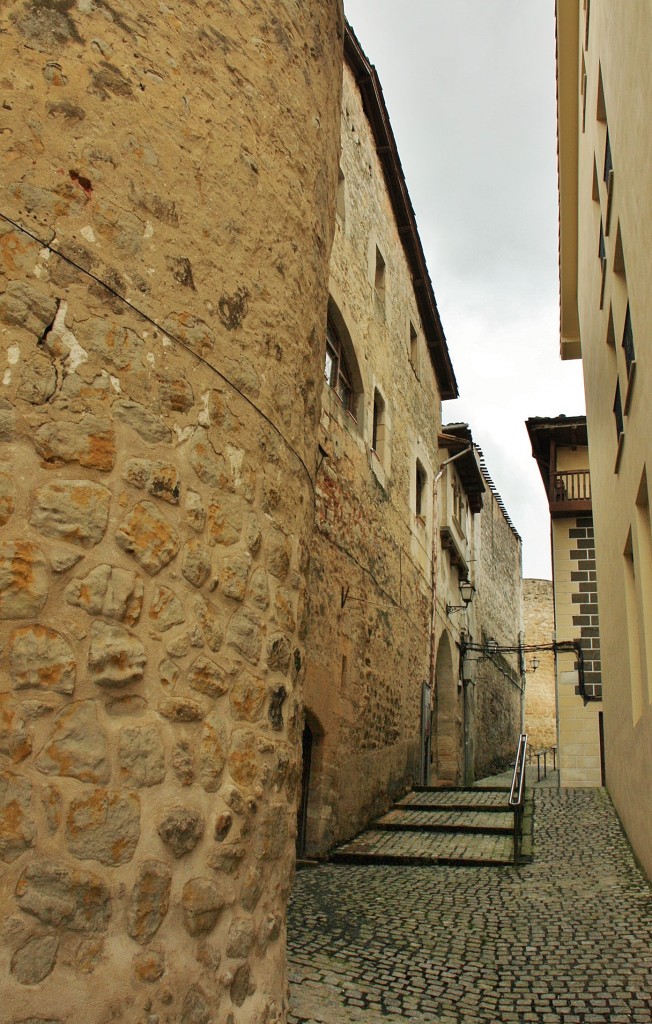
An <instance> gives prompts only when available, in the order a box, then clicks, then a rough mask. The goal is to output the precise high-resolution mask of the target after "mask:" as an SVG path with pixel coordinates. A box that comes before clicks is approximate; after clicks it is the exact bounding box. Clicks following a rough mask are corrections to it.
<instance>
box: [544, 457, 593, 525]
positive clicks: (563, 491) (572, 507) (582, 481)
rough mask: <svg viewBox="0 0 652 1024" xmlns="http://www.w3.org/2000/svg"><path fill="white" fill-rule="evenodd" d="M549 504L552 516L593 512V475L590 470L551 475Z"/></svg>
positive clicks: (576, 470) (557, 472)
mask: <svg viewBox="0 0 652 1024" xmlns="http://www.w3.org/2000/svg"><path fill="white" fill-rule="evenodd" d="M548 503H549V505H550V515H551V516H553V517H554V516H572V515H577V514H578V513H582V512H591V474H590V472H589V470H588V469H572V470H557V471H556V472H554V473H551V474H550V488H549V491H548Z"/></svg>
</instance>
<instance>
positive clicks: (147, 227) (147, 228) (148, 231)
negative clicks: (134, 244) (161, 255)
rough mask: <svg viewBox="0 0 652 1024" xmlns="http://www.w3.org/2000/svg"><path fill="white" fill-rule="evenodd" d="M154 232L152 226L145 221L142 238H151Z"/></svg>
mask: <svg viewBox="0 0 652 1024" xmlns="http://www.w3.org/2000/svg"><path fill="white" fill-rule="evenodd" d="M153 234H154V227H153V225H152V224H151V223H150V222H149V221H145V230H144V232H143V238H151V237H152V235H153Z"/></svg>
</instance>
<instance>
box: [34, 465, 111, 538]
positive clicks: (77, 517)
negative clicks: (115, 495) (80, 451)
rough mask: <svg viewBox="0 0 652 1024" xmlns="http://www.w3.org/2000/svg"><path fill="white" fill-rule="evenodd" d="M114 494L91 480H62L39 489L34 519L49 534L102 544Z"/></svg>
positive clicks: (46, 534) (35, 501) (55, 536)
mask: <svg viewBox="0 0 652 1024" xmlns="http://www.w3.org/2000/svg"><path fill="white" fill-rule="evenodd" d="M110 501H111V493H110V491H109V490H108V489H107V488H106V487H103V486H102V484H95V483H92V482H91V481H90V480H59V481H57V482H56V483H50V484H44V485H43V486H42V487H39V488H37V490H36V493H35V495H34V508H33V511H32V516H31V519H30V522H31V524H32V526H33V527H35V529H37V530H39V531H40V533H43V534H45V536H46V537H54V538H55V539H57V540H72V541H78V542H79V543H80V544H83V545H84V546H85V547H92V546H93V545H95V544H99V542H100V541H101V540H102V537H103V536H104V533H105V531H106V527H107V524H108V521H109V505H110Z"/></svg>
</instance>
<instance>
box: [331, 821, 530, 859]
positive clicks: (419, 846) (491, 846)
mask: <svg viewBox="0 0 652 1024" xmlns="http://www.w3.org/2000/svg"><path fill="white" fill-rule="evenodd" d="M513 849H514V842H513V837H512V834H511V833H510V834H509V835H507V836H502V835H486V834H485V833H482V834H479V835H473V834H471V833H464V832H454V833H450V832H441V833H440V832H434V833H433V832H383V831H376V830H371V829H370V830H369V831H367V832H363V833H362V835H361V836H358V837H357V838H356V839H354V840H353V841H352V842H350V843H345V844H344V845H342V846H339V847H338V848H337V851H336V852H335V853H334V854H333V855H332V858H331V859H332V860H333V861H335V862H336V863H346V862H348V863H354V862H355V861H356V860H357V859H358V858H361V857H365V858H368V857H374V858H379V859H382V860H383V861H384V862H386V863H387V862H389V861H391V860H393V859H396V860H398V859H400V861H401V862H403V863H408V862H415V863H416V862H418V861H425V862H426V863H432V862H440V861H464V862H465V863H470V864H486V863H492V864H510V863H511V861H512V855H513Z"/></svg>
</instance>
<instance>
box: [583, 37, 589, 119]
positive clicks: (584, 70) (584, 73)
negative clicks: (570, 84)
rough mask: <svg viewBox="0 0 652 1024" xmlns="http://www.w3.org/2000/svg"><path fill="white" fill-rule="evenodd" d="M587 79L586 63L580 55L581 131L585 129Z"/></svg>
mask: <svg viewBox="0 0 652 1024" xmlns="http://www.w3.org/2000/svg"><path fill="white" fill-rule="evenodd" d="M587 83H588V79H587V77H586V62H585V60H584V54H582V131H585V129H586V94H587V92H588V84H587Z"/></svg>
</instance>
